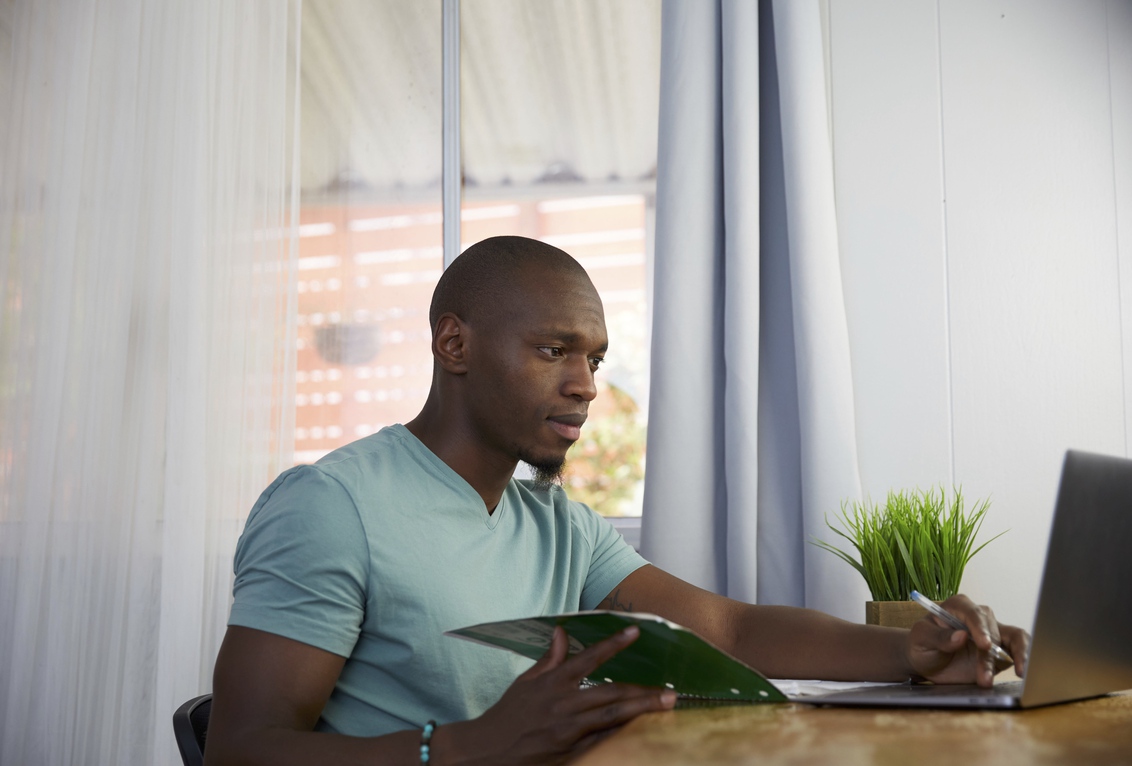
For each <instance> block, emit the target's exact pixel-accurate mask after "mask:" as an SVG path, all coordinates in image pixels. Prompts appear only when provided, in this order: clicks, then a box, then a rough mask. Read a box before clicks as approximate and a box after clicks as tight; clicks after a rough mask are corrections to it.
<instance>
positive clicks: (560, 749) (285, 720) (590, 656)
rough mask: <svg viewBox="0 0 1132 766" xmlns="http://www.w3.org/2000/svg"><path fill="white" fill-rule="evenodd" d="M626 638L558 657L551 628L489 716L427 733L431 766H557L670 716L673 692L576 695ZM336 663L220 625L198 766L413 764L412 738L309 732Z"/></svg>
mask: <svg viewBox="0 0 1132 766" xmlns="http://www.w3.org/2000/svg"><path fill="white" fill-rule="evenodd" d="M636 637H637V632H636V629H635V628H634V629H632V630H631V631H628V632H622V633H619V634H618V635H616V636H614V637H612V638H610V639H608V640H606V641H603V642H601V643H600V644H596V645H594V646H591V647H590V648H589V649H586V650H585V651H583V652H580V653H578V654H576V655H574V656H573V657H568V656H567V649H568V643H567V640H566V635H565V633H563V632H562V631H561V629H559V630H557V631H556V632H555V636H554V640H553V641H552V643H551V647H550V649H549V650H548V651H547V653H546V655H545V656H544V657H543V658H542V659H541V660H539V662H538V663H536V664H535V666H534V667H532V668H531V669H530V670H528V671H527V672H526V673H524V674H523V675H521V676H519V678H518V679H517V680H516V681H515V683H514V684H512V685H511V687H510V688H509V689H508V690H507V692H506V693H504V695H503V697H502V699H500V700H499V702H498V703H496V705H494V706H493V707H492V708H491V709H490V710H488V711H487V712H486V713H484V714H483V715H482V716H480V717H479V718H477V719H474V720H472V721H463V722H460V723H452V724H445V725H443V726H440V727H438V728H437V729H436V732H435V733H434V734H433V737H432V748H431V750H432V754H433V755H432V758H431V762H432V763H434V764H437V766H445V765H446V764H455V763H467V764H475V763H482V764H543V763H562V762H565V761H567V760H569V759H571V758H573V757H575V756H577V755H578V754H580V753H581V752H582V751H584V750H585V749H587V748H588V747H589V746H590V745H592V744H593V743H594V742H596V741H597V740H599V739H600V738H601V737H603V736H605V735H606V734H608V733H609V732H610V731H612V730H613V729H615V728H617V727H618V726H621V725H622V724H624V723H626V722H628V721H629V720H631V719H632V718H635V717H636V716H638V715H640V714H641V713H644V712H648V711H651V710H664V709H668V708H671V707H672V706H673V704H675V701H676V697H675V694H673V693H672V692H669V691H667V690H663V689H644V688H641V687H635V686H626V685H621V684H607V685H604V686H602V687H601V688H600V689H593V690H587V691H582V690H580V689H579V687H578V684H579V682H580V681H581V680H582V679H583V678H585V677H586V676H587V675H589V674H590V673H591V672H593V671H594V670H595V669H597V667H598V666H600V665H601V664H603V663H604V662H605V661H606V660H608V659H609V658H610V657H612V656H613V655H614V654H616V653H617V652H619V651H621V649H623V648H624V647H626V646H628V645H629V644H630V643H632V641H633V640H635V639H636ZM344 664H345V660H344V659H343V658H342V657H339V656H338V655H335V654H332V653H330V652H326V651H323V650H322V649H318V648H315V647H313V646H309V645H307V644H303V643H301V642H298V641H293V640H291V639H288V638H283V637H281V636H277V635H274V634H272V633H265V632H263V631H259V630H253V629H251V628H242V627H237V626H232V627H229V628H228V632H227V634H226V635H225V637H224V643H223V645H222V646H221V648H220V653H219V655H218V656H217V659H216V671H215V675H214V679H213V703H212V714H211V717H210V719H209V731H208V742H207V746H206V748H205V763H206V764H207V766H230V765H231V764H271V766H288V765H289V764H304V766H305V765H307V764H315V763H327V764H335V765H336V766H337V765H338V764H342V765H343V766H349V765H350V764H359V765H361V764H366V765H367V766H372V764H375V763H383V764H413V763H420V736H421V735H420V731H419V730H410V731H403V732H398V733H395V734H388V735H385V736H381V737H370V738H362V737H348V736H343V735H338V734H328V733H322V732H317V733H316V732H314V731H312V729H313V728H314V725H315V723H317V721H318V717H319V715H320V714H321V713H322V708H323V707H324V706H325V704H326V701H327V699H329V697H330V692H331V691H332V690H333V688H334V684H335V682H336V681H337V680H338V676H339V674H340V673H341V671H342V666H343V665H344Z"/></svg>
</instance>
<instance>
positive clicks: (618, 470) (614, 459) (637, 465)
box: [565, 384, 645, 516]
mask: <svg viewBox="0 0 1132 766" xmlns="http://www.w3.org/2000/svg"><path fill="white" fill-rule="evenodd" d="M607 385H608V390H607V391H606V392H603V395H604V396H608V397H610V399H611V400H612V412H609V413H608V414H606V413H603V414H602V415H601V416H600V417H596V416H595V417H594V418H593V419H591V420H590V421H588V422H587V423H586V425H585V427H584V428H583V429H582V438H581V439H579V440H578V441H576V442H575V443H574V446H572V447H571V448H570V451H569V452H568V453H567V454H566V460H567V464H566V465H567V468H566V470H567V473H566V479H565V486H566V491H567V493H568V494H569V495H570V499H571V500H577V501H578V502H582V503H585V504H586V505H588V506H590V507H591V508H593V509H594V510H595V511H597V512H598V513H600V514H602V515H603V516H624V515H627V511H631V510H632V504H633V500H634V498H635V497H636V494H637V488H638V486H639V484H640V483H641V481H642V480H643V479H644V477H645V426H644V425H642V424H641V422H640V417H639V412H638V407H637V403H636V402H635V401H633V398H632V397H631V396H629V394H627V393H625V391H623V390H622V389H620V388H618V387H617V386H615V385H612V384H607Z"/></svg>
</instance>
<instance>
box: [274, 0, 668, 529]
mask: <svg viewBox="0 0 1132 766" xmlns="http://www.w3.org/2000/svg"><path fill="white" fill-rule="evenodd" d="M459 12H460V30H461V57H462V58H461V97H460V104H461V109H460V113H461V120H462V121H461V126H460V131H461V144H462V146H463V152H462V155H463V156H462V176H463V184H464V185H463V203H462V211H461V216H460V218H461V242H462V248H463V247H467V246H468V245H470V244H472V243H474V242H477V241H479V240H481V239H483V238H485V237H489V236H494V235H498V234H520V235H524V236H529V237H534V238H537V239H541V240H543V241H546V242H548V243H550V244H553V245H555V246H558V247H561V248H562V249H564V250H566V251H567V252H569V253H570V254H571V255H573V256H574V257H575V258H577V259H578V261H579V262H580V263H581V264H582V265H583V266H584V267H585V268H586V270H587V271H588V272H589V274H590V277H591V279H593V281H594V284H595V285H596V286H597V288H598V291H599V293H600V294H601V296H602V300H603V302H604V304H605V311H606V323H607V326H608V330H609V335H610V353H609V357H608V363H607V364H606V365H604V366H603V368H602V371H601V372H600V373H599V378H600V382H599V395H598V399H597V400H596V401H595V402H594V404H593V405H592V407H591V412H592V413H593V417H591V419H590V421H589V422H588V423H587V426H586V428H585V429H583V437H582V439H581V440H580V441H579V442H578V443H577V444H576V445H575V446H574V448H573V449H572V450H571V453H570V455H568V470H567V482H568V488H569V491H570V494H571V496H572V497H573V498H575V499H577V500H581V501H583V502H587V503H589V504H590V505H592V506H593V507H594V508H595V509H596V510H598V511H599V512H601V513H603V514H606V515H611V516H639V515H640V508H641V495H642V486H643V484H642V482H643V477H644V450H645V428H646V422H645V418H646V413H647V402H648V317H649V289H648V263H649V257H650V246H651V241H652V232H651V221H652V214H651V200H652V193H653V178H654V177H655V158H656V119H657V98H658V93H659V55H660V54H659V50H660V3H659V0H646V1H645V2H633V3H625V4H610V3H606V2H602V1H601V0H571V1H570V2H565V3H554V4H550V3H533V4H532V3H529V2H523V1H522V0H492V1H491V2H485V0H464V2H463V3H462V4H461V5H460V11H459ZM440 14H441V6H440V3H420V2H417V0H397V1H396V2H383V3H374V4H364V3H361V4H351V5H349V6H347V5H344V4H341V3H331V2H328V0H307V2H305V3H304V5H303V27H302V29H303V58H302V67H303V84H304V85H303V103H302V109H303V125H302V128H303V136H302V141H303V145H302V157H303V167H304V172H303V190H302V200H303V202H302V214H301V227H300V259H299V276H298V289H299V295H298V301H299V304H298V311H299V322H298V324H299V327H298V337H297V339H296V343H297V360H298V371H297V387H296V401H295V405H296V433H295V437H296V438H295V461H296V463H305V462H311V461H314V460H317V459H318V458H319V457H321V456H322V455H324V454H326V453H327V452H329V451H330V450H332V449H335V448H337V447H339V446H341V445H343V444H346V443H348V442H350V441H353V440H354V439H357V438H360V437H361V436H365V435H368V434H369V433H372V432H374V431H376V430H378V429H380V428H382V427H384V426H386V425H390V424H392V423H398V422H405V421H407V420H409V419H411V418H412V417H413V416H415V415H416V413H417V412H418V411H419V410H420V408H421V406H422V405H423V404H424V401H425V398H426V396H427V393H428V388H429V385H430V384H431V378H432V359H431V352H430V347H429V346H430V333H429V326H428V305H429V301H430V298H431V295H432V291H433V288H434V287H435V285H436V282H437V280H438V279H439V277H440V274H441V270H442V264H443V253H442V243H443V223H444V220H443V213H442V205H441V188H440V179H441V176H442V143H441V124H442V116H443V111H442V104H441V94H442V84H441V71H442V70H441V17H440ZM308 157H309V158H310V160H309V162H308Z"/></svg>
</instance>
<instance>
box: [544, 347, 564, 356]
mask: <svg viewBox="0 0 1132 766" xmlns="http://www.w3.org/2000/svg"><path fill="white" fill-rule="evenodd" d="M538 350H539V351H542V352H543V353H544V354H548V355H549V356H562V355H563V352H562V349H561V348H559V347H558V346H539V347H538Z"/></svg>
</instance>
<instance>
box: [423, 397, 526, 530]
mask: <svg viewBox="0 0 1132 766" xmlns="http://www.w3.org/2000/svg"><path fill="white" fill-rule="evenodd" d="M430 403H433V400H432V398H431V397H430V398H429V402H426V403H425V407H424V409H422V410H421V412H420V414H419V415H417V416H416V417H415V418H413V419H412V420H410V421H409V422H408V423H406V424H405V428H407V429H408V430H409V433H411V434H412V435H413V436H415V437H417V439H419V440H420V442H421V443H422V444H423V445H425V446H426V447H428V448H429V450H430V451H432V453H433V454H434V455H436V456H437V457H438V458H440V459H441V460H442V461H444V463H445V464H446V465H447V466H448V467H449V468H451V469H452V470H453V471H455V472H456V473H457V474H459V475H460V477H461V478H462V479H463V480H464V481H466V482H468V484H470V485H471V487H472V489H474V490H475V491H476V493H477V494H478V495H479V496H480V498H481V499H482V500H483V504H484V507H485V508H487V512H488V513H489V514H491V513H494V512H495V508H496V506H498V505H499V500H500V498H502V497H503V492H504V490H506V489H507V484H508V482H510V481H511V477H512V476H514V474H515V467H516V466H517V465H518V462H517V461H508V460H499V459H492V456H491V455H489V454H488V453H486V452H485V450H483V449H482V448H481V447H480V445H478V444H477V443H476V442H475V440H474V439H473V438H472V437H471V436H470V434H469V433H466V431H465V429H462V428H459V427H454V426H455V425H456V424H458V423H459V422H460V421H458V420H455V419H448V418H445V417H443V416H442V413H440V411H439V408H438V407H430V406H429V405H430Z"/></svg>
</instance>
